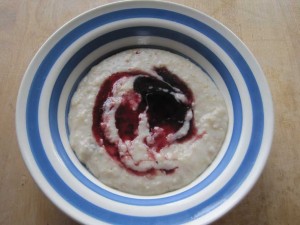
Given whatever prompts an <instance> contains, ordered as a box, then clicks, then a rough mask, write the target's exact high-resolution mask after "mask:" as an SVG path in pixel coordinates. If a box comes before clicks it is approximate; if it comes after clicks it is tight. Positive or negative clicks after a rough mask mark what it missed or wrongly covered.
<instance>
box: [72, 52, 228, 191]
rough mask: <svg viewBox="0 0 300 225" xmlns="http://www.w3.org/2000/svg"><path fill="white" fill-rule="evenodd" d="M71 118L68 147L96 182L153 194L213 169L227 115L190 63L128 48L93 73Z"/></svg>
mask: <svg viewBox="0 0 300 225" xmlns="http://www.w3.org/2000/svg"><path fill="white" fill-rule="evenodd" d="M68 120H69V121H68V123H69V129H70V144H71V147H72V149H73V150H74V152H75V153H76V155H77V157H78V159H79V160H80V161H81V162H82V163H83V164H84V165H85V166H86V167H87V169H88V170H89V171H90V172H91V173H92V174H93V175H94V176H95V177H96V178H97V179H98V180H100V181H101V182H102V183H104V184H105V185H107V186H110V187H112V188H114V189H118V190H120V191H123V192H127V193H131V194H137V195H156V194H163V193H166V192H169V191H173V190H176V189H179V188H181V187H184V186H185V185H187V184H189V183H191V182H192V181H193V180H195V179H196V178H197V177H198V176H199V175H200V174H201V173H202V172H203V171H204V170H205V169H206V168H207V167H208V166H209V165H210V164H211V162H212V161H213V160H214V158H215V157H216V155H217V153H218V152H219V150H220V148H221V146H222V143H223V141H224V138H225V135H226V132H227V123H228V115H227V109H226V105H225V102H224V99H223V97H222V95H221V93H220V92H219V90H218V89H217V87H216V86H215V84H214V83H213V82H212V81H211V80H210V79H209V77H208V76H207V75H206V74H205V73H204V72H203V71H202V70H201V69H200V68H199V67H197V66H196V65H194V64H193V63H191V62H190V61H189V60H187V59H185V58H183V57H181V56H178V55H176V54H173V53H170V52H167V51H163V50H157V49H131V50H126V51H123V52H121V53H118V54H116V55H114V56H112V57H109V58H107V59H105V60H103V61H102V62H101V63H100V64H98V65H97V66H95V67H93V68H92V70H91V71H90V72H89V74H88V75H87V76H85V78H84V79H83V80H82V81H81V83H80V84H79V86H78V89H77V91H76V92H75V94H74V96H73V97H72V101H71V106H70V112H69V118H68Z"/></svg>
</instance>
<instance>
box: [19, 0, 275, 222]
mask: <svg viewBox="0 0 300 225" xmlns="http://www.w3.org/2000/svg"><path fill="white" fill-rule="evenodd" d="M133 2H134V3H137V2H138V3H139V4H149V5H153V7H154V8H155V6H156V7H157V6H158V5H168V6H169V5H173V6H176V7H180V8H185V10H189V11H193V12H194V13H196V14H199V13H200V14H202V15H203V16H205V17H207V18H208V20H211V21H214V23H216V24H217V25H218V26H219V29H223V31H224V32H225V33H226V35H225V37H226V39H228V40H229V41H230V42H234V43H235V45H238V46H239V48H242V49H243V50H244V51H245V52H244V53H246V54H248V55H249V56H250V58H248V60H250V61H251V63H252V64H254V65H255V66H256V69H257V72H256V73H257V74H259V75H262V76H260V77H257V76H255V78H256V79H259V80H257V81H260V83H262V84H263V85H264V93H263V94H264V95H265V99H269V100H270V101H269V102H268V105H267V107H266V106H265V105H264V108H268V110H269V111H268V132H267V136H268V137H266V136H265V137H263V141H262V145H261V147H260V148H261V149H262V147H263V146H264V152H263V153H264V154H263V155H260V158H259V159H260V160H259V161H260V163H259V164H257V162H256V163H255V166H256V167H255V168H253V170H255V173H254V172H252V171H251V175H252V176H250V174H249V176H248V177H247V179H246V180H245V181H244V183H243V185H244V187H243V188H239V189H238V191H236V192H235V193H234V195H235V194H236V195H237V197H236V198H235V199H234V200H232V201H231V202H230V204H229V205H230V206H228V207H227V208H226V209H223V210H222V211H221V212H219V214H218V215H217V216H215V217H214V218H212V219H211V221H210V222H212V221H215V220H217V219H218V218H220V217H221V216H223V215H224V214H226V213H227V212H228V211H229V210H231V209H232V208H233V207H234V206H236V205H237V204H238V203H239V202H240V201H241V199H243V198H244V197H245V196H246V195H247V193H249V191H250V190H251V189H252V187H253V186H254V184H255V183H256V181H257V180H258V178H259V177H260V175H261V173H262V171H263V169H264V167H265V165H266V162H267V159H268V156H269V153H270V150H271V144H272V139H273V134H274V110H273V101H272V96H271V92H270V89H269V87H268V84H267V80H266V77H265V76H264V73H263V70H262V69H261V67H260V65H259V64H258V62H257V60H256V59H255V57H254V55H253V54H252V52H251V51H250V50H249V49H248V47H247V46H246V45H245V44H244V43H243V42H242V41H241V40H240V39H239V38H238V37H237V36H236V35H235V34H234V33H233V32H232V31H230V30H229V29H228V28H227V27H225V26H224V25H223V24H221V23H220V22H219V21H217V20H216V19H214V18H212V17H210V16H208V15H207V14H205V13H203V12H200V11H198V10H196V9H193V8H191V7H188V6H184V5H181V4H178V3H173V2H168V1H158V0H155V1H149V0H137V1H136V0H134V1H133V0H127V1H118V2H113V3H109V4H105V5H101V6H98V7H95V8H93V9H90V10H88V11H85V12H83V13H81V14H80V15H78V16H76V17H75V18H73V19H72V20H70V21H69V22H67V23H65V24H64V25H63V26H61V27H60V28H59V29H58V30H57V31H56V32H54V33H53V34H52V35H51V36H50V37H49V38H48V39H47V40H46V41H45V42H44V44H43V45H42V46H41V47H40V49H39V50H38V51H37V53H36V54H35V56H34V57H33V59H32V60H31V62H30V64H29V66H28V68H27V70H26V72H25V74H24V77H23V79H22V82H21V85H20V88H19V92H18V98H17V105H16V114H15V116H16V117H15V121H16V131H17V139H18V143H19V148H20V150H21V153H22V157H23V160H24V161H25V164H26V166H27V168H28V170H29V172H30V173H31V175H32V177H33V178H34V181H35V182H36V183H37V185H38V186H39V188H40V189H41V190H42V191H43V193H44V194H45V195H46V196H47V197H48V198H49V199H50V200H51V201H52V202H53V203H54V204H55V205H56V206H57V207H58V208H60V209H61V210H62V211H64V212H65V213H66V214H68V215H69V216H70V217H72V218H74V219H76V220H78V221H79V222H82V220H79V218H76V217H74V213H71V212H70V211H67V210H66V209H65V208H64V207H62V206H61V204H60V203H59V202H60V201H61V200H60V199H55V198H56V197H54V196H53V195H52V194H51V193H50V192H48V191H46V189H48V188H49V187H47V184H46V185H45V182H46V183H47V180H45V178H43V177H42V176H41V174H39V173H40V172H39V171H36V170H35V168H34V166H33V165H32V159H31V158H29V157H28V155H27V154H26V153H27V151H28V149H24V147H23V145H22V141H23V140H24V137H23V135H24V134H23V133H22V129H23V128H22V126H20V123H18V121H19V118H20V114H22V109H24V107H23V106H24V104H25V103H24V102H23V99H22V97H21V95H22V90H24V88H25V87H26V85H28V83H31V82H28V80H26V77H28V74H29V73H30V70H31V68H32V67H35V66H36V65H39V63H36V60H37V58H38V57H39V56H40V54H43V51H44V48H47V47H48V46H49V45H51V43H53V42H55V41H56V40H53V39H55V38H56V36H58V37H59V36H60V35H61V34H64V33H65V30H68V29H70V27H72V25H73V24H76V21H77V20H81V18H82V17H83V16H84V15H86V14H90V13H97V12H98V10H99V9H100V10H105V9H109V8H111V7H119V6H120V5H121V6H122V5H123V6H126V5H127V4H128V3H129V4H131V3H133ZM156 4H157V5H156ZM41 58H42V57H41ZM35 64H36V65H35ZM254 75H255V74H254ZM25 105H26V104H25ZM25 108H26V107H25ZM264 134H265V135H266V133H265V132H264ZM257 161H258V160H257Z"/></svg>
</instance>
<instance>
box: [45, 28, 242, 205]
mask: <svg viewBox="0 0 300 225" xmlns="http://www.w3.org/2000/svg"><path fill="white" fill-rule="evenodd" d="M135 34H140V35H139V36H141V34H142V35H143V36H144V35H145V36H158V37H163V38H168V39H173V40H175V41H178V42H180V43H182V44H185V45H187V46H189V47H190V48H192V49H194V50H196V51H197V52H199V53H201V54H202V55H203V56H204V58H206V59H207V60H208V61H209V62H210V63H211V64H212V65H213V66H214V67H215V68H216V69H217V70H218V72H219V73H220V74H221V76H222V78H223V80H224V82H225V84H226V86H227V87H228V90H229V93H230V96H231V99H232V102H233V105H234V109H233V112H234V126H233V130H234V132H233V135H232V138H231V141H230V144H229V147H228V150H227V151H226V154H225V155H224V157H223V159H222V160H221V162H220V163H219V165H218V166H217V167H216V168H215V170H214V171H213V172H212V173H211V174H210V175H209V176H208V177H207V178H206V179H204V180H203V181H202V182H200V183H199V184H197V185H196V186H195V187H193V188H191V189H189V190H187V191H184V192H182V193H180V194H177V195H173V196H170V197H165V198H154V199H147V200H140V199H138V198H137V199H134V198H128V197H124V196H120V195H117V194H114V193H111V192H109V191H107V190H105V189H103V188H100V187H99V186H97V185H96V184H94V183H93V182H91V181H90V180H89V179H87V178H86V177H85V176H84V175H83V174H82V173H81V172H80V171H79V170H78V169H77V168H76V166H74V164H73V163H72V161H71V160H70V158H69V157H68V155H67V153H66V151H65V149H64V147H63V144H62V141H61V138H60V135H59V131H58V123H57V115H58V103H59V98H60V95H61V92H62V89H63V86H64V84H65V82H66V80H67V79H68V77H69V75H70V73H71V72H72V71H73V69H74V68H75V67H76V66H77V65H78V64H79V63H80V62H81V61H82V60H83V59H84V58H85V57H86V56H87V55H88V54H90V53H91V52H92V51H94V50H95V49H97V48H99V47H100V46H103V45H105V44H107V43H109V42H111V41H115V40H118V39H121V38H126V37H132V36H134V35H135ZM110 54H111V53H109V54H107V55H110ZM107 55H105V56H103V57H101V58H100V59H98V60H96V61H95V62H94V63H92V65H91V66H89V67H88V69H85V71H84V73H85V74H86V72H87V71H88V70H89V69H90V68H91V67H92V66H94V65H96V64H97V63H98V62H99V61H101V60H102V59H103V58H105V57H107ZM84 73H83V74H82V75H81V78H82V76H84ZM73 91H74V90H73ZM71 95H72V93H71ZM70 97H71V96H70ZM240 101H241V100H240V96H239V93H238V90H237V87H236V85H235V83H234V81H233V79H232V76H231V75H230V73H229V71H228V70H227V68H226V67H225V66H224V64H223V63H222V62H221V61H220V60H219V59H218V57H216V55H214V53H213V52H212V51H210V50H209V49H208V48H207V47H205V46H204V45H203V44H201V43H199V42H197V41H195V40H194V39H192V38H190V37H188V36H186V35H183V34H181V33H179V32H175V31H172V30H169V29H163V28H157V27H132V28H124V29H120V30H116V31H113V32H110V33H107V34H105V35H103V36H100V37H98V38H96V39H95V40H93V41H91V42H90V43H88V44H87V45H86V46H83V47H82V48H81V49H80V50H79V51H78V52H77V53H75V54H74V56H73V57H72V58H71V59H70V60H69V62H67V63H66V65H65V66H64V68H63V69H62V71H61V73H60V74H59V76H58V79H57V81H56V83H55V85H54V88H53V91H52V96H51V100H50V111H49V117H50V118H49V120H50V121H49V124H50V129H51V134H52V138H53V142H54V144H55V146H56V149H57V151H58V153H59V154H60V156H61V157H62V159H63V160H64V162H65V164H66V165H67V167H68V169H69V170H70V171H71V172H72V174H73V175H74V176H75V177H76V178H77V179H78V180H80V181H81V182H82V183H83V184H84V185H86V186H87V187H88V188H90V189H91V190H93V191H95V192H97V193H99V194H100V195H102V196H105V197H107V198H109V199H113V200H115V201H118V202H122V203H126V204H132V205H143V206H150V205H163V204H167V203H170V202H175V201H179V200H181V199H184V198H187V197H189V196H191V195H193V194H195V193H198V192H199V191H201V190H202V189H203V188H205V187H207V186H208V185H209V184H210V183H212V182H213V181H214V180H215V179H216V178H217V177H218V176H219V175H220V173H221V172H222V171H223V170H224V168H226V166H227V165H228V163H229V162H230V160H231V158H232V156H233V155H234V152H235V150H236V147H237V144H238V142H239V138H240V133H241V126H242V114H241V112H242V106H241V102H240ZM66 120H67V118H66Z"/></svg>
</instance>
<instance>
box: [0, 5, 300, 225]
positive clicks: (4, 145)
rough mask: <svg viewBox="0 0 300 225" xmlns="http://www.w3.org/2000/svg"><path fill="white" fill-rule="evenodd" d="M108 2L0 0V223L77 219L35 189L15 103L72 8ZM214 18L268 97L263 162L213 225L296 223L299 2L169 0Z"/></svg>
mask: <svg viewBox="0 0 300 225" xmlns="http://www.w3.org/2000/svg"><path fill="white" fill-rule="evenodd" d="M109 2H112V1H108V0H106V1H105V0H101V1H100V0H97V1H96V0H85V1H83V0H62V1H56V0H40V1H38V0H34V1H31V0H22V1H19V0H11V1H9V0H0V106H1V108H2V109H1V114H0V133H1V136H0V148H1V151H0V165H1V168H2V169H1V170H0V224H9V225H14V224H30V225H32V224H47V225H48V224H49V225H50V224H65V225H70V224H77V223H76V222H75V221H73V220H72V219H71V218H69V217H68V216H66V215H65V214H64V213H62V212H61V211H60V210H58V208H57V207H56V206H54V205H53V204H52V203H51V202H50V201H49V200H48V199H47V198H46V197H45V195H44V194H43V193H42V192H41V191H40V190H39V188H38V187H37V185H36V184H35V183H34V181H33V179H32V178H31V176H30V174H29V172H28V170H27V169H26V167H25V165H24V163H23V160H22V158H21V154H20V152H19V147H18V144H17V139H16V132H15V121H14V116H15V105H16V98H17V92H18V88H19V85H20V82H21V80H22V77H23V75H24V72H25V70H26V68H27V66H28V64H29V62H30V60H31V59H32V57H33V56H34V54H35V53H36V51H37V50H38V49H39V48H40V46H41V45H42V44H43V42H45V41H46V39H47V38H48V37H49V36H50V35H51V34H52V33H53V32H54V31H55V30H57V29H58V28H59V27H60V26H62V25H63V24H64V23H65V22H67V21H68V20H70V19H71V18H73V17H74V16H77V15H78V14H80V13H82V12H84V11H86V10H88V9H91V8H93V7H96V6H100V5H102V4H105V3H109ZM173 2H177V3H181V4H184V5H187V6H190V7H193V8H195V9H198V10H200V11H202V12H204V13H206V14H208V15H210V16H212V17H214V18H215V19H217V20H219V21H221V22H222V23H223V24H224V25H225V26H227V27H228V28H229V29H231V30H232V31H233V32H234V33H235V34H236V35H237V36H238V37H239V38H240V39H242V41H244V43H245V44H246V45H247V46H248V47H249V48H250V50H251V51H252V52H253V54H254V55H255V57H256V58H257V60H258V62H259V63H260V65H261V66H262V68H263V70H264V72H265V75H266V77H267V80H268V82H269V85H270V88H271V92H272V95H273V101H274V110H275V133H274V141H273V146H272V151H271V155H270V158H269V160H268V163H267V165H266V168H265V170H264V172H263V174H262V176H261V177H260V179H259V180H258V182H257V184H256V185H255V186H254V188H253V189H252V191H251V192H250V193H249V194H248V195H247V196H246V198H245V199H244V200H243V201H242V202H241V203H240V204H239V205H238V206H237V207H235V208H234V209H233V210H231V211H230V212H229V213H228V214H227V215H225V216H224V217H223V218H221V219H220V220H218V221H217V222H215V224H230V225H231V224H243V225H247V224H253V225H256V224H259V225H260V224H263V225H267V224H270V225H278V224H282V225H286V224H289V225H292V224H299V223H300V222H299V221H300V213H299V211H300V188H299V184H300V163H299V157H300V150H299V146H300V123H299V118H300V88H299V87H298V85H299V84H300V64H299V62H300V1H299V0H287V1H282V0H263V1H261V0H253V1H250V0H247V1H246V0H215V1H206V0H199V1H198V0H176V1H173Z"/></svg>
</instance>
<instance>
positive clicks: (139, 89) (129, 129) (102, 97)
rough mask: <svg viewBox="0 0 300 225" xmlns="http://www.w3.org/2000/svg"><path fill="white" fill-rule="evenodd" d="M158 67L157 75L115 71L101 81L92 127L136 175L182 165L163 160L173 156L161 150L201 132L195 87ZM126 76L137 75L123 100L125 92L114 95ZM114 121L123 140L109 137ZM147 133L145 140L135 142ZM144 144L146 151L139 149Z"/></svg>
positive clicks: (156, 69)
mask: <svg viewBox="0 0 300 225" xmlns="http://www.w3.org/2000/svg"><path fill="white" fill-rule="evenodd" d="M154 71H155V73H156V74H157V76H152V75H150V74H148V73H146V72H143V71H129V72H118V73H115V74H112V75H111V76H110V77H108V78H107V79H106V80H105V81H104V82H103V84H102V85H101V87H100V90H99V92H98V95H97V97H96V101H95V105H94V109H93V125H92V131H93V135H94V137H95V139H96V140H97V142H98V144H99V145H100V146H103V147H104V148H105V149H106V151H107V153H108V154H109V155H110V156H111V157H112V158H113V159H114V160H115V161H116V162H118V164H119V165H120V166H122V167H123V168H125V169H126V170H127V171H128V172H130V173H133V174H136V175H155V174H156V172H157V171H161V172H164V173H166V174H170V173H173V172H174V171H175V170H176V168H177V167H176V166H170V164H168V163H165V162H163V160H168V159H167V158H166V157H165V156H164V155H163V154H160V151H161V150H162V149H163V148H165V147H168V146H170V145H172V144H174V143H178V142H184V141H187V140H189V139H191V138H193V137H197V131H196V129H195V126H194V118H193V109H192V104H193V101H194V97H193V93H192V91H191V90H190V88H189V87H188V86H187V85H186V84H185V83H184V82H183V81H182V80H181V79H180V78H179V77H178V76H177V75H175V74H173V73H171V72H170V71H169V70H168V69H167V68H166V67H159V68H154ZM123 78H134V82H133V88H132V90H129V91H127V92H126V93H124V94H122V96H121V100H120V96H118V97H116V98H114V94H113V89H114V87H115V85H116V83H117V82H119V81H120V80H121V79H123ZM114 101H115V102H114ZM107 112H108V113H107ZM108 115H113V116H114V118H109V117H108ZM112 121H114V124H113V126H115V128H116V130H117V135H118V137H119V140H112V139H111V138H110V137H109V136H110V134H109V132H110V129H108V127H107V126H110V125H111V122H112ZM142 126H145V127H146V128H147V129H148V130H147V132H148V134H147V135H146V136H143V134H140V130H139V129H140V128H139V127H142ZM145 127H144V128H145ZM142 133H143V132H142ZM198 136H199V135H198ZM141 137H143V140H142V142H143V143H142V145H141V144H137V145H135V143H136V140H137V139H139V138H141ZM136 146H138V147H136ZM140 147H141V153H143V152H142V151H145V149H146V156H145V154H142V155H141V156H139V154H140V152H135V153H134V151H139V150H138V148H140Z"/></svg>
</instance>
